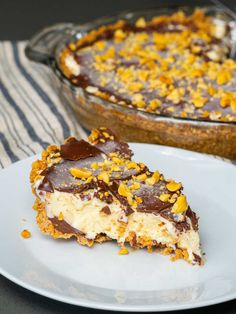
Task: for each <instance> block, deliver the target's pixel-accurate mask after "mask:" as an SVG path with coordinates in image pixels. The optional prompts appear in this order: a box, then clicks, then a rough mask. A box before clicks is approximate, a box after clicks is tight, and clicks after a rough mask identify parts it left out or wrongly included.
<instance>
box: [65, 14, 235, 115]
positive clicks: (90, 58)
mask: <svg viewBox="0 0 236 314" xmlns="http://www.w3.org/2000/svg"><path fill="white" fill-rule="evenodd" d="M122 29H123V30H124V31H125V32H126V33H127V34H128V36H132V34H137V33H141V34H143V33H145V34H147V35H148V36H149V39H148V40H147V42H145V47H146V46H148V45H153V39H152V36H153V32H158V33H160V34H164V33H181V32H184V31H186V30H190V31H192V32H193V33H194V32H197V31H198V26H197V24H194V23H193V22H192V21H189V20H188V19H187V18H186V21H183V22H181V23H176V22H171V23H170V22H163V23H159V24H156V25H155V24H153V25H147V26H146V27H136V26H135V25H131V24H127V23H126V24H125V25H124V26H123V27H122ZM114 33H115V30H113V31H111V30H110V29H109V30H107V31H106V30H105V31H104V33H103V34H100V35H99V36H98V37H97V38H95V39H94V40H92V41H90V42H89V41H88V42H87V43H86V44H83V45H79V46H78V48H77V50H75V51H72V50H71V49H70V48H69V46H68V50H69V51H70V54H71V55H72V56H73V57H74V60H75V61H76V63H78V65H79V66H80V74H79V75H78V76H74V75H71V77H70V79H71V81H72V82H73V84H75V85H78V86H81V87H82V88H86V87H88V86H93V87H96V88H98V90H99V91H100V92H101V93H102V94H106V95H107V96H108V98H109V100H110V101H112V102H113V100H112V98H110V97H112V96H113V98H114V97H115V99H116V100H114V102H115V103H117V102H120V101H123V103H124V104H125V105H127V106H129V107H135V105H134V104H133V103H132V95H131V93H129V92H119V90H122V85H121V83H120V81H119V79H118V80H117V77H116V71H117V67H114V69H113V70H111V71H107V72H106V71H104V72H103V73H102V76H103V77H104V78H106V79H108V82H107V83H106V84H105V85H102V84H101V82H100V76H101V73H100V72H99V71H98V70H96V69H95V67H94V58H96V56H97V55H99V54H102V53H104V52H105V51H107V49H109V48H114V49H115V51H116V55H115V57H114V59H115V60H116V61H117V65H118V66H119V67H124V68H126V69H127V70H128V69H129V68H130V67H131V66H132V67H134V68H135V69H141V68H142V67H143V66H141V65H140V63H139V62H138V60H137V57H136V56H132V57H131V58H130V59H129V60H128V61H127V60H126V59H125V58H124V57H123V56H121V55H120V51H122V48H123V46H125V43H123V42H116V41H115V40H114ZM228 33H229V30H227V34H226V37H228V36H229V34H228ZM100 40H105V42H106V47H105V48H104V49H101V51H97V50H96V49H95V48H94V44H96V42H98V41H100ZM195 46H196V47H198V48H199V53H195V55H196V56H199V57H201V59H202V60H201V62H202V63H203V64H204V62H208V61H212V60H210V59H209V57H208V53H209V52H210V51H213V50H214V47H215V46H217V47H220V48H221V49H222V51H223V49H225V52H224V53H223V56H222V60H220V61H219V64H220V63H221V62H222V61H223V60H224V59H226V58H228V57H229V55H230V47H227V45H226V44H225V42H223V41H222V40H221V39H217V38H216V37H211V38H210V39H209V42H208V41H205V40H202V39H201V38H197V39H193V40H192V42H191V43H190V44H189V47H187V48H186V51H188V50H190V51H191V49H192V48H193V47H195ZM158 53H159V54H160V56H161V57H163V58H168V56H169V55H171V54H170V51H169V49H163V50H160V51H158ZM171 57H173V58H174V61H173V64H174V65H175V66H176V68H178V66H179V62H180V63H181V60H182V58H183V56H181V55H178V54H174V55H173V56H172V55H171ZM153 62H155V63H157V64H158V62H159V61H158V60H154V61H153ZM163 73H164V74H165V71H164V72H163ZM233 77H234V78H233V79H232V84H231V83H230V84H228V85H227V84H226V85H224V86H223V88H224V89H225V91H226V92H227V91H235V90H236V88H235V81H236V72H234V73H233ZM202 79H203V81H204V84H205V85H206V86H207V85H209V84H210V85H212V86H213V87H214V88H219V87H221V86H219V85H218V84H217V83H216V82H215V81H214V80H211V79H209V78H208V77H207V76H206V75H203V76H202ZM173 85H174V87H175V88H182V87H184V88H186V93H185V96H184V97H182V100H181V101H180V102H179V103H178V104H175V103H174V102H173V101H172V100H169V99H168V97H166V96H161V94H160V93H159V91H158V88H150V87H149V85H148V84H147V83H144V86H143V89H142V91H141V93H142V95H143V98H144V102H145V103H146V104H148V103H150V101H151V100H152V99H158V100H160V102H161V107H160V108H158V110H157V111H156V112H155V113H157V114H161V115H164V116H174V117H182V118H191V119H201V120H218V118H216V116H217V114H216V113H215V112H220V113H222V116H223V117H226V116H227V115H233V116H235V113H234V112H232V109H231V108H230V106H225V107H222V106H221V105H220V98H219V97H218V98H217V97H210V96H209V94H208V92H207V89H206V90H205V91H204V90H203V91H202V97H203V98H207V99H208V101H207V102H206V104H205V105H204V107H203V108H197V107H195V106H194V105H193V104H192V102H191V98H192V96H191V95H190V93H189V91H188V89H187V87H190V86H191V87H192V89H193V90H197V88H198V83H197V80H196V82H195V81H193V82H192V81H191V82H189V81H188V79H187V78H184V79H179V80H178V79H176V80H175V82H174V84H173ZM101 97H102V96H101ZM135 108H136V109H138V110H145V109H144V108H137V107H135ZM170 108H171V110H170ZM205 111H207V112H209V113H212V115H211V116H205V115H204V112H205ZM183 112H184V113H186V114H187V116H182V113H183Z"/></svg>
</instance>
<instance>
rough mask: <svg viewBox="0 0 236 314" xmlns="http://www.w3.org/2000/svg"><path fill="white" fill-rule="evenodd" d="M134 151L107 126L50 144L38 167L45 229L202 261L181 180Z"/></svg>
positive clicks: (34, 181) (33, 177) (35, 184)
mask: <svg viewBox="0 0 236 314" xmlns="http://www.w3.org/2000/svg"><path fill="white" fill-rule="evenodd" d="M132 155H133V152H132V151H131V149H130V148H129V146H128V144H127V143H125V142H121V141H119V140H118V139H117V137H116V136H115V135H114V134H113V133H112V132H111V131H110V130H109V129H106V128H100V129H94V130H93V131H92V133H91V135H90V136H89V138H88V141H87V142H86V141H84V140H77V139H76V138H74V137H70V138H68V139H67V140H66V141H65V143H64V144H62V145H61V146H55V145H54V146H49V147H48V148H47V149H46V150H45V151H43V153H42V159H41V160H37V161H35V162H34V163H33V165H32V170H31V174H30V181H31V185H32V190H33V193H34V194H35V196H36V201H35V205H34V209H35V210H36V211H37V223H38V225H39V228H40V230H41V231H42V232H44V233H46V234H49V235H51V236H53V237H54V238H56V239H57V238H63V239H69V238H71V237H75V238H76V239H77V241H78V242H79V243H80V244H82V245H87V246H92V245H93V244H94V243H95V242H99V243H101V242H104V241H108V240H114V241H116V242H117V243H118V245H119V246H121V251H120V253H121V254H124V253H127V252H128V251H127V249H126V247H125V244H126V243H127V244H129V245H130V246H131V247H134V248H147V249H148V250H149V251H152V250H153V249H155V250H157V251H160V252H161V253H163V254H171V258H172V259H173V260H175V259H179V258H182V259H184V260H186V261H187V262H189V263H191V264H202V254H201V250H200V240H199V234H198V218H197V216H196V214H195V213H194V212H193V211H192V210H191V209H190V207H189V205H188V202H187V199H186V196H185V195H184V194H183V193H182V189H183V187H182V184H181V183H180V182H175V181H174V180H167V179H165V178H164V176H163V174H161V173H160V172H159V171H154V172H153V171H151V170H150V169H149V168H148V167H147V166H146V165H145V164H144V163H141V162H135V161H133V160H132V158H131V157H132Z"/></svg>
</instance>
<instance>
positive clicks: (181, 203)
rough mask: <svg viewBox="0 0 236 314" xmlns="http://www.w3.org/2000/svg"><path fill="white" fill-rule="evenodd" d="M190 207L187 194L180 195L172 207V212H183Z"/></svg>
mask: <svg viewBox="0 0 236 314" xmlns="http://www.w3.org/2000/svg"><path fill="white" fill-rule="evenodd" d="M187 209H188V203H187V199H186V196H185V195H180V196H179V197H178V198H177V201H176V202H175V203H174V205H173V207H172V212H173V213H175V214H181V213H183V212H185V211H186V210H187Z"/></svg>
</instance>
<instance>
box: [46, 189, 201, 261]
mask: <svg viewBox="0 0 236 314" xmlns="http://www.w3.org/2000/svg"><path fill="white" fill-rule="evenodd" d="M87 193H88V195H89V194H90V195H91V199H90V200H85V199H84V200H82V199H81V198H80V196H79V194H72V193H65V192H59V191H54V193H43V195H41V196H40V197H41V200H42V201H44V202H45V205H46V211H47V216H48V217H49V218H53V217H58V216H59V214H60V213H62V215H63V219H64V221H66V222H67V223H68V224H69V225H71V226H72V227H73V228H76V229H78V230H79V231H81V232H83V233H84V234H85V236H86V238H88V239H95V237H96V236H97V235H99V234H100V233H103V234H104V233H105V234H106V235H107V236H108V237H109V238H111V239H114V240H116V241H117V242H118V243H121V244H122V243H124V242H125V241H126V238H127V237H128V236H129V234H130V233H131V232H134V233H135V234H136V237H137V238H138V237H142V238H143V239H151V240H155V241H156V242H157V243H161V244H163V245H167V246H169V247H173V248H175V247H176V244H178V247H180V248H182V249H186V250H187V251H188V254H189V259H190V261H193V260H194V256H193V253H195V254H197V255H199V256H201V252H200V248H199V247H200V242H199V235H198V233H197V232H196V231H194V230H193V229H190V230H189V231H186V232H179V230H178V229H176V227H175V226H174V225H173V224H172V223H171V222H170V221H168V220H167V219H165V218H163V217H161V216H160V215H154V214H150V213H142V212H134V213H132V214H131V215H129V216H128V217H127V218H128V219H127V223H124V222H121V221H124V211H123V208H122V205H120V203H119V202H118V201H116V200H114V202H113V203H112V204H109V205H108V204H107V203H105V202H104V201H101V200H100V199H98V198H95V197H93V196H92V195H93V192H92V191H88V192H87ZM105 206H109V208H110V211H111V213H110V214H109V215H105V214H104V213H102V212H101V209H102V208H103V207H105ZM125 218H126V217H125ZM189 222H190V221H189ZM190 225H191V222H190ZM124 226H125V228H124ZM121 230H123V232H122V231H121Z"/></svg>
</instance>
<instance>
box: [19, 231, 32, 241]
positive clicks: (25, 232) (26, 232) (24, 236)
mask: <svg viewBox="0 0 236 314" xmlns="http://www.w3.org/2000/svg"><path fill="white" fill-rule="evenodd" d="M21 236H22V238H24V239H28V238H30V237H31V233H30V231H29V230H27V229H24V230H23V231H22V232H21Z"/></svg>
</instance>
